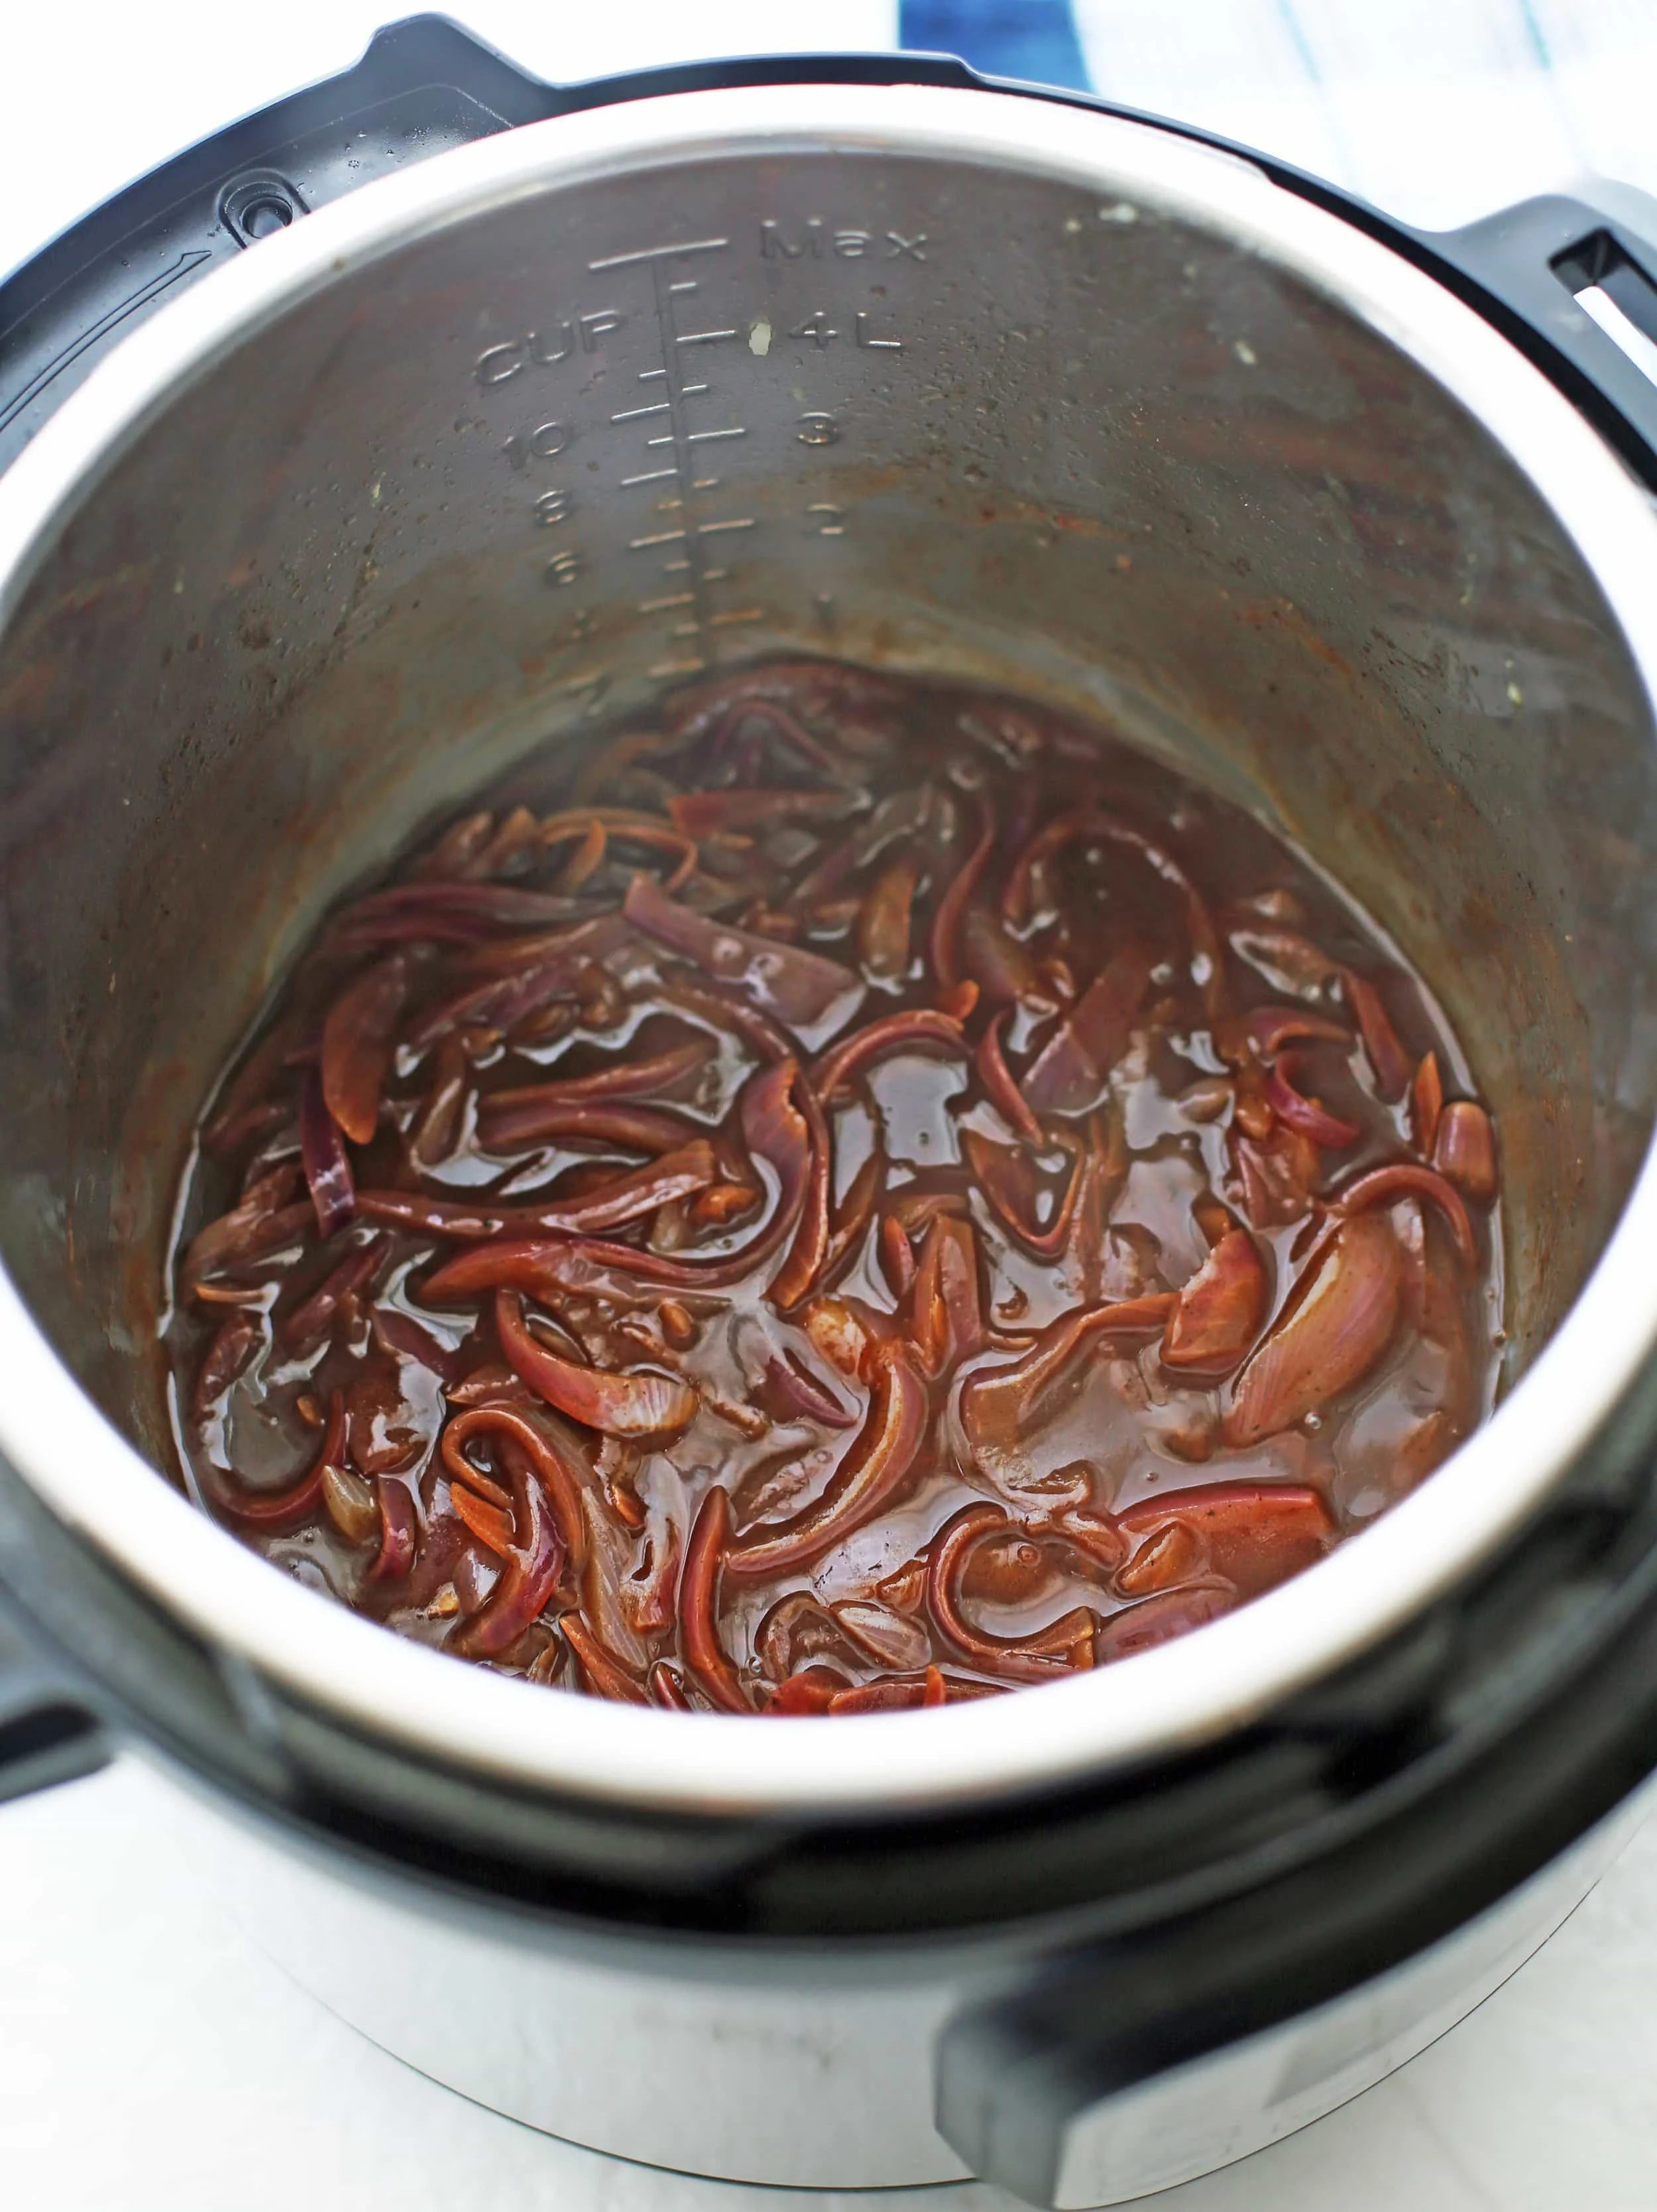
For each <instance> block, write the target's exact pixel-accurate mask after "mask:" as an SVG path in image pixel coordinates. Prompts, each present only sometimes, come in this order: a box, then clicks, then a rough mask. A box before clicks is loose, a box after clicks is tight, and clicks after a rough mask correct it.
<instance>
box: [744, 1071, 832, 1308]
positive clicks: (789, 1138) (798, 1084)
mask: <svg viewBox="0 0 1657 2212" xmlns="http://www.w3.org/2000/svg"><path fill="white" fill-rule="evenodd" d="M783 1066H785V1067H786V1069H787V1071H788V1073H789V1078H790V1080H789V1081H788V1082H787V1083H786V1085H783V1086H782V1087H781V1090H780V1095H779V1097H778V1100H777V1105H776V1109H775V1111H776V1121H775V1127H774V1131H773V1132H772V1133H769V1134H767V1135H766V1136H764V1138H763V1139H762V1142H761V1143H759V1144H752V1143H750V1150H764V1151H765V1152H766V1156H767V1157H768V1158H772V1159H773V1161H775V1160H776V1159H777V1158H783V1159H786V1160H787V1161H789V1162H790V1163H798V1158H799V1155H800V1151H801V1148H802V1146H803V1147H804V1154H805V1163H806V1165H805V1174H804V1182H803V1183H802V1186H801V1188H800V1194H799V1201H798V1219H799V1225H798V1228H797V1229H796V1230H795V1231H794V1241H793V1243H792V1244H791V1245H790V1246H789V1248H788V1253H787V1256H786V1258H785V1260H784V1261H783V1263H782V1265H781V1267H779V1268H778V1270H777V1272H776V1273H775V1274H774V1276H773V1277H772V1278H771V1281H770V1283H769V1285H768V1287H767V1290H766V1296H767V1297H768V1298H769V1299H770V1301H771V1303H772V1304H773V1305H774V1306H775V1307H776V1308H777V1309H778V1310H779V1311H780V1312H782V1313H786V1312H788V1311H789V1310H790V1309H791V1308H792V1307H794V1306H797V1305H798V1304H799V1303H800V1301H801V1299H802V1298H804V1297H805V1295H806V1293H807V1292H808V1291H810V1288H811V1285H812V1284H813V1283H815V1282H816V1279H817V1277H818V1276H819V1274H821V1273H822V1267H823V1262H824V1261H825V1260H826V1259H827V1258H828V1256H829V1188H830V1183H831V1181H832V1178H833V1175H834V1143H833V1139H831V1138H830V1136H829V1125H828V1123H827V1122H826V1121H824V1120H823V1118H822V1107H821V1106H820V1105H819V1104H818V1103H817V1100H816V1096H815V1094H814V1093H813V1091H812V1090H811V1087H810V1084H808V1083H807V1082H806V1081H805V1079H804V1077H803V1076H802V1075H801V1074H800V1073H799V1072H798V1069H797V1068H796V1067H795V1066H794V1063H793V1062H792V1060H785V1061H784V1062H783ZM795 1171H796V1172H798V1169H797V1167H796V1170H795ZM782 1180H783V1187H784V1189H785V1191H786V1190H787V1189H788V1188H789V1183H788V1180H787V1178H786V1177H784V1178H782Z"/></svg>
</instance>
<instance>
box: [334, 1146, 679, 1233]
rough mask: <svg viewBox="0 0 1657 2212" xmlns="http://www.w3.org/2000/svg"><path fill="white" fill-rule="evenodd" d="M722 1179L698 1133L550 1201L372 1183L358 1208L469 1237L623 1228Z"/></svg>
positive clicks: (367, 1214)
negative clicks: (507, 1201) (447, 1194)
mask: <svg viewBox="0 0 1657 2212" xmlns="http://www.w3.org/2000/svg"><path fill="white" fill-rule="evenodd" d="M715 1182H719V1161H718V1160H717V1158H715V1157H714V1152H713V1146H712V1145H710V1144H709V1143H708V1141H707V1139H706V1138H705V1137H696V1138H693V1139H692V1140H691V1141H690V1143H689V1144H688V1145H684V1146H681V1147H680V1149H679V1150H678V1151H677V1152H666V1153H664V1154H663V1156H662V1157H661V1158H659V1159H657V1160H652V1161H651V1162H650V1163H649V1164H648V1165H647V1166H645V1167H641V1168H633V1169H630V1170H627V1171H625V1172H623V1173H622V1174H621V1175H618V1176H616V1177H615V1178H614V1180H613V1181H611V1182H605V1183H603V1184H601V1185H600V1186H599V1188H598V1189H597V1190H588V1191H583V1192H582V1193H581V1194H580V1197H578V1198H568V1199H553V1200H549V1202H548V1203H547V1204H546V1205H545V1206H494V1207H490V1206H470V1205H468V1204H466V1202H465V1201H464V1200H454V1199H442V1198H426V1197H423V1196H422V1195H421V1194H420V1193H419V1192H417V1191H400V1190H365V1191H360V1192H359V1193H358V1194H357V1211H358V1212H360V1213H361V1215H362V1216H363V1217H364V1218H365V1219H367V1220H369V1221H385V1222H389V1223H391V1224H392V1225H395V1226H396V1227H398V1228H400V1229H413V1230H424V1231H430V1232H431V1233H432V1234H434V1235H435V1236H439V1237H460V1238H462V1239H464V1240H465V1241H466V1242H468V1243H470V1242H473V1241H476V1240H478V1239H483V1240H484V1241H487V1240H489V1239H490V1238H492V1237H504V1236H510V1235H512V1234H513V1233H514V1232H516V1233H517V1234H518V1235H519V1236H522V1235H523V1234H524V1233H525V1231H542V1232H548V1231H566V1232H567V1233H568V1235H570V1236H572V1237H580V1236H587V1235H592V1234H595V1233H597V1232H598V1231H600V1230H604V1229H619V1228H621V1227H622V1225H624V1224H625V1223H627V1222H629V1221H636V1220H638V1219H639V1218H640V1215H641V1214H646V1213H653V1212H655V1211H656V1209H657V1207H658V1206H668V1205H671V1203H672V1201H673V1200H675V1199H676V1198H689V1197H693V1196H695V1194H696V1193H697V1192H698V1191H703V1190H706V1189H707V1188H708V1187H709V1185H710V1184H713V1183H715Z"/></svg>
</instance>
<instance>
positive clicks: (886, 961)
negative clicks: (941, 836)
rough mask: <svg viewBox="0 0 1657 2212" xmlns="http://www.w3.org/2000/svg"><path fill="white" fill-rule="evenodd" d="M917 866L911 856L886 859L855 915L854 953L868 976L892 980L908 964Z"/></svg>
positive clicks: (917, 875)
mask: <svg viewBox="0 0 1657 2212" xmlns="http://www.w3.org/2000/svg"><path fill="white" fill-rule="evenodd" d="M919 881H920V865H919V863H918V862H917V861H916V860H915V859H914V857H913V854H907V853H905V854H899V855H898V856H897V857H896V858H895V860H889V861H888V862H887V863H886V866H884V867H883V869H882V870H881V872H880V873H879V875H878V876H877V878H875V882H874V885H873V888H872V889H871V891H870V892H869V895H868V896H867V897H866V898H865V900H864V902H863V904H862V907H861V908H860V909H859V913H858V921H857V941H858V954H859V958H860V959H861V960H862V962H863V965H864V967H865V969H867V970H868V972H869V974H870V975H877V976H879V977H880V978H881V979H882V980H883V981H895V980H896V979H897V978H898V977H900V976H901V975H903V974H904V973H905V972H906V971H907V968H908V965H909V929H910V922H911V917H912V909H913V905H914V895H915V885H916V884H917V883H918V882H919Z"/></svg>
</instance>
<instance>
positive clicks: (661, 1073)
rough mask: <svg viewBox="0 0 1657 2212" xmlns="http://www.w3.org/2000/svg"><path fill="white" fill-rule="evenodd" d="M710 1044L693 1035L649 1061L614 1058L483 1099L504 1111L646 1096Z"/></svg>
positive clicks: (697, 1062)
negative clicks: (587, 1069) (580, 1072)
mask: <svg viewBox="0 0 1657 2212" xmlns="http://www.w3.org/2000/svg"><path fill="white" fill-rule="evenodd" d="M713 1049H714V1048H713V1039H712V1038H711V1037H707V1036H699V1037H692V1038H690V1039H689V1040H688V1041H687V1042H685V1043H683V1044H676V1045H672V1046H671V1047H670V1048H668V1050H667V1051H665V1052H659V1053H653V1054H652V1055H651V1057H650V1058H649V1059H648V1060H616V1061H615V1062H614V1063H613V1064H612V1065H611V1066H609V1067H601V1068H598V1069H597V1070H596V1071H595V1072H594V1073H592V1075H569V1076H565V1077H563V1078H561V1079H559V1080H557V1081H555V1082H551V1083H528V1084H523V1085H519V1087H518V1088H516V1089H514V1090H511V1091H491V1092H490V1094H489V1099H488V1102H487V1103H488V1105H489V1109H490V1110H491V1111H492V1112H495V1113H501V1114H506V1113H507V1112H510V1111H513V1109H518V1110H520V1111H527V1110H529V1109H532V1108H536V1107H542V1108H549V1109H550V1108H561V1109H568V1108H571V1107H579V1106H592V1105H597V1104H598V1103H600V1101H606V1102H608V1101H610V1100H614V1099H618V1098H650V1097H654V1095H655V1094H656V1093H657V1092H658V1091H671V1089H672V1088H673V1087H674V1085H676V1084H679V1083H683V1080H684V1079H685V1078H686V1076H688V1075H694V1074H695V1073H696V1071H697V1069H698V1068H700V1067H703V1066H706V1065H707V1062H708V1061H709V1060H711V1059H712V1058H713Z"/></svg>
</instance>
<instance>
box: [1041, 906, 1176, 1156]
mask: <svg viewBox="0 0 1657 2212" xmlns="http://www.w3.org/2000/svg"><path fill="white" fill-rule="evenodd" d="M1152 964H1153V963H1152V961H1151V957H1150V952H1149V951H1147V950H1146V948H1145V947H1144V945H1125V946H1124V947H1123V948H1122V950H1121V951H1120V952H1116V953H1114V954H1113V955H1112V956H1111V957H1110V959H1109V960H1108V961H1107V962H1106V963H1105V965H1104V966H1103V967H1102V969H1100V971H1099V973H1098V974H1097V975H1096V976H1095V977H1094V979H1093V981H1092V982H1091V983H1089V986H1088V987H1087V989H1086V990H1085V991H1084V992H1083V994H1082V995H1081V997H1080V998H1079V999H1078V1000H1077V1002H1076V1004H1075V1005H1074V1006H1072V1007H1071V1010H1070V1012H1069V1013H1068V1014H1067V1015H1066V1016H1065V1019H1064V1021H1063V1022H1061V1023H1060V1024H1059V1028H1058V1029H1057V1030H1055V1031H1054V1032H1053V1036H1051V1037H1049V1038H1048V1040H1047V1043H1046V1044H1045V1045H1043V1047H1042V1048H1041V1052H1040V1054H1038V1055H1037V1058H1036V1060H1035V1064H1034V1065H1033V1066H1032V1067H1031V1068H1030V1070H1029V1073H1028V1074H1027V1075H1026V1077H1025V1078H1024V1098H1025V1102H1026V1103H1027V1104H1028V1105H1029V1107H1030V1108H1031V1109H1032V1110H1033V1111H1034V1112H1035V1113H1036V1114H1085V1113H1086V1112H1087V1111H1088V1109H1089V1107H1091V1106H1094V1105H1096V1103H1098V1098H1099V1094H1100V1092H1101V1091H1102V1089H1103V1087H1104V1085H1105V1082H1106V1080H1107V1079H1108V1076H1109V1074H1110V1071H1111V1069H1112V1068H1113V1067H1114V1066H1115V1065H1116V1062H1117V1061H1118V1060H1120V1058H1121V1056H1122V1054H1123V1052H1124V1051H1125V1050H1126V1046H1127V1040H1128V1031H1129V1030H1130V1029H1131V1028H1132V1023H1133V1018H1134V1016H1135V1015H1136V1014H1137V1013H1138V1011H1139V1008H1140V1006H1141V1004H1142V1003H1143V1001H1144V995H1145V992H1146V990H1147V989H1148V988H1149V987H1150V970H1151V967H1152Z"/></svg>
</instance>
